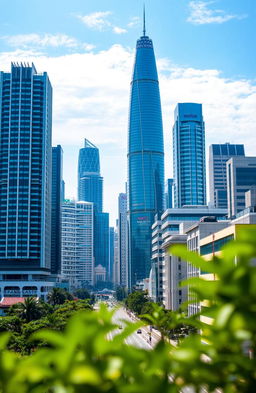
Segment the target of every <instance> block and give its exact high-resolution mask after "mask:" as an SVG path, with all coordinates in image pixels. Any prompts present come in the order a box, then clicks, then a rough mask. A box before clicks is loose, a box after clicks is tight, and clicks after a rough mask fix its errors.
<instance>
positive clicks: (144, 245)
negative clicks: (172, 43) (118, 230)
mask: <svg viewBox="0 0 256 393" xmlns="http://www.w3.org/2000/svg"><path fill="white" fill-rule="evenodd" d="M144 15H145V14H144ZM163 195H164V145H163V126H162V112H161V102H160V93H159V83H158V76H157V69H156V61H155V55H154V49H153V43H152V40H151V39H150V38H149V37H148V36H146V32H145V16H144V29H143V36H142V37H140V39H139V40H138V41H137V46H136V57H135V64H134V71H133V78H132V82H131V98H130V117H129V136H128V221H129V286H130V287H132V286H133V285H134V284H135V283H136V281H137V280H142V279H143V278H146V277H149V271H150V267H151V225H152V223H153V221H154V215H155V214H156V213H160V212H161V211H162V210H163Z"/></svg>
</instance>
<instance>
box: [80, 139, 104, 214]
mask: <svg viewBox="0 0 256 393" xmlns="http://www.w3.org/2000/svg"><path fill="white" fill-rule="evenodd" d="M102 188H103V178H102V177H101V176H100V155H99V149H98V148H97V147H96V146H94V145H93V144H92V143H91V142H90V141H88V139H85V142H84V148H82V149H80V151H79V160H78V200H79V201H87V202H93V203H94V208H95V211H98V212H102Z"/></svg>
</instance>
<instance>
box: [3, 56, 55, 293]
mask: <svg viewBox="0 0 256 393" xmlns="http://www.w3.org/2000/svg"><path fill="white" fill-rule="evenodd" d="M51 134H52V88H51V84H50V81H49V78H48V76H47V73H46V72H44V73H43V74H38V73H37V71H36V69H35V66H34V65H33V64H32V65H31V66H30V65H28V64H23V63H21V64H16V63H12V65H11V72H10V73H8V72H1V73H0V227H1V233H0V265H1V267H0V271H1V273H2V279H3V280H4V279H10V280H11V278H12V275H13V274H14V275H15V280H16V283H17V280H20V282H19V289H18V290H17V291H16V292H15V291H14V292H13V294H14V296H15V295H16V296H17V294H18V292H19V294H21V291H22V286H23V284H22V283H23V282H26V280H32V279H33V278H35V277H36V274H39V275H40V277H42V275H43V274H45V275H47V274H49V273H50V269H51V154H52V151H51ZM40 286H41V287H42V288H43V286H42V284H41V285H40ZM33 288H36V289H35V292H34V293H36V294H37V295H39V296H41V295H42V294H41V293H39V292H40V289H39V288H38V287H37V286H33ZM31 294H32V292H31Z"/></svg>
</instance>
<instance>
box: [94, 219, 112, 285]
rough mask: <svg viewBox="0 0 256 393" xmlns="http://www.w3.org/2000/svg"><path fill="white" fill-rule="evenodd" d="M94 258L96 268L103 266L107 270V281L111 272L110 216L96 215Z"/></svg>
mask: <svg viewBox="0 0 256 393" xmlns="http://www.w3.org/2000/svg"><path fill="white" fill-rule="evenodd" d="M94 258H95V266H98V265H101V266H103V267H104V268H105V269H106V277H107V281H109V280H110V272H109V214H108V213H99V212H96V213H95V214H94Z"/></svg>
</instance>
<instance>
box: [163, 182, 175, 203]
mask: <svg viewBox="0 0 256 393" xmlns="http://www.w3.org/2000/svg"><path fill="white" fill-rule="evenodd" d="M172 197H173V179H167V180H166V182H165V191H164V201H165V206H164V209H165V210H166V209H171V208H172V207H173V201H172Z"/></svg>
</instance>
